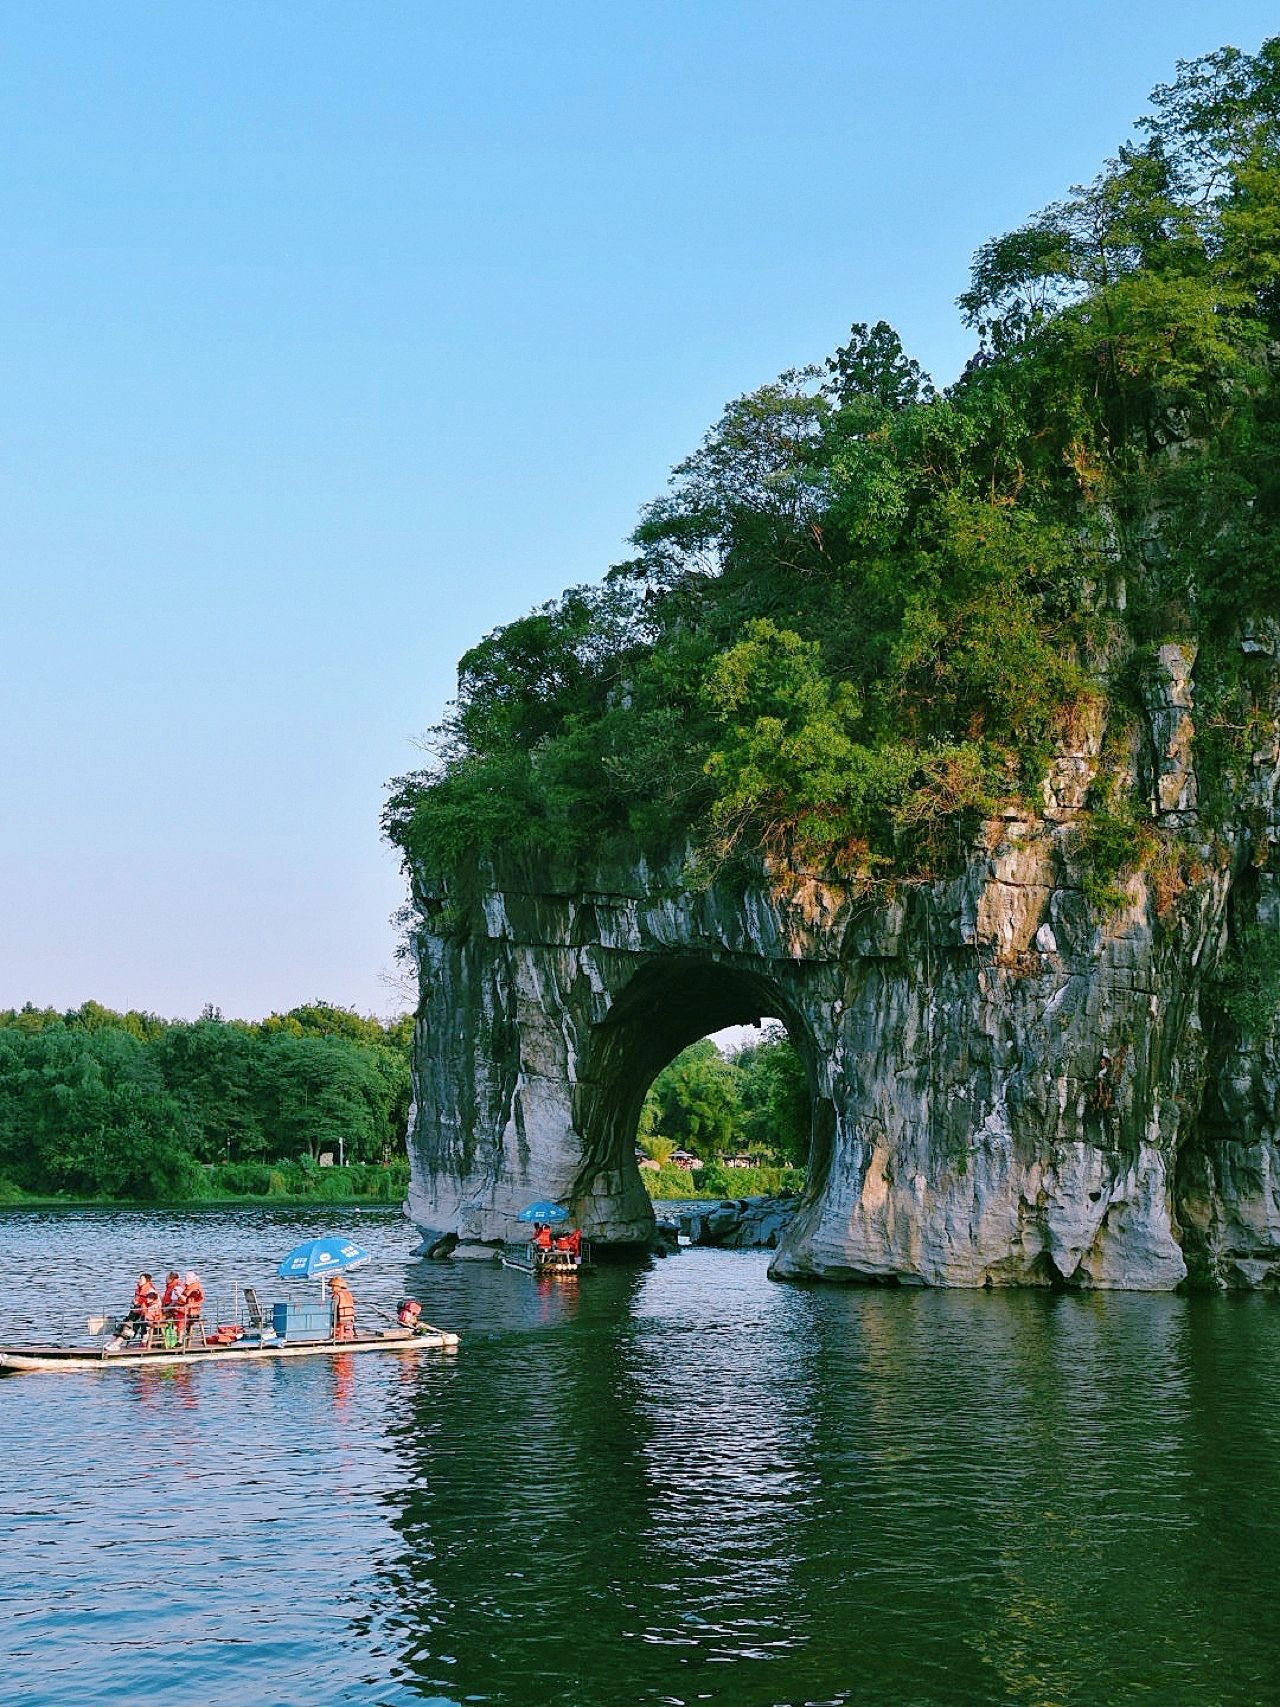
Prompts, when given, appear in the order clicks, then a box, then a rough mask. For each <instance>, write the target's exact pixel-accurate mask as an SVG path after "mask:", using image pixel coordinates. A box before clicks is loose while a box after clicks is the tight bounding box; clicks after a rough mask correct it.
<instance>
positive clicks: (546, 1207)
mask: <svg viewBox="0 0 1280 1707" xmlns="http://www.w3.org/2000/svg"><path fill="white" fill-rule="evenodd" d="M568 1219H569V1211H568V1210H567V1209H566V1208H565V1207H564V1205H563V1204H562V1203H547V1202H545V1201H544V1202H541V1203H531V1204H530V1205H529V1207H528V1208H527V1209H522V1210H521V1211H520V1213H519V1214H518V1215H517V1216H516V1220H517V1221H567V1220H568Z"/></svg>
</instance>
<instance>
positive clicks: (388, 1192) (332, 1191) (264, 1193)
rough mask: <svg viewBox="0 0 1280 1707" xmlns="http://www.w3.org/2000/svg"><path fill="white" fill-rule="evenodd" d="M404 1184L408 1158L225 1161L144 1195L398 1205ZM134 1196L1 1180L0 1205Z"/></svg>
mask: <svg viewBox="0 0 1280 1707" xmlns="http://www.w3.org/2000/svg"><path fill="white" fill-rule="evenodd" d="M408 1185H409V1164H408V1162H390V1163H387V1164H386V1165H382V1164H380V1163H375V1162H353V1163H351V1164H349V1165H348V1166H346V1167H333V1168H322V1167H319V1166H317V1164H316V1163H314V1162H312V1161H310V1160H309V1159H304V1160H303V1161H300V1162H229V1163H220V1164H215V1165H213V1166H211V1167H204V1168H200V1169H199V1170H198V1175H197V1178H196V1186H197V1189H196V1190H195V1191H193V1192H189V1193H186V1194H184V1195H183V1196H181V1197H167V1198H149V1199H147V1201H146V1204H145V1207H147V1208H156V1207H160V1206H164V1207H167V1208H173V1207H182V1208H190V1209H201V1208H208V1209H217V1208H228V1207H234V1206H235V1205H237V1204H245V1205H248V1204H254V1203H265V1204H271V1205H273V1206H274V1207H277V1208H281V1209H287V1208H290V1207H305V1206H306V1205H308V1204H316V1203H331V1204H360V1203H399V1202H400V1200H401V1199H402V1198H403V1197H404V1194H405V1192H406V1190H407V1189H408ZM138 1205H139V1200H138V1199H133V1198H113V1197H77V1196H74V1195H73V1194H71V1193H56V1194H53V1195H50V1194H47V1193H36V1192H26V1191H23V1190H21V1188H20V1187H18V1186H16V1185H13V1184H12V1183H11V1182H10V1181H8V1180H5V1179H0V1206H2V1207H4V1208H14V1209H21V1208H30V1209H57V1208H61V1209H72V1208H111V1207H121V1208H125V1207H138Z"/></svg>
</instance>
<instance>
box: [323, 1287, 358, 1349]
mask: <svg viewBox="0 0 1280 1707" xmlns="http://www.w3.org/2000/svg"><path fill="white" fill-rule="evenodd" d="M329 1302H330V1304H331V1305H332V1307H333V1337H334V1339H336V1340H353V1339H354V1338H355V1337H356V1301H355V1299H354V1297H352V1294H351V1288H350V1287H349V1286H348V1285H347V1283H346V1281H345V1280H344V1279H343V1278H342V1276H341V1275H340V1274H334V1275H331V1276H330V1277H329Z"/></svg>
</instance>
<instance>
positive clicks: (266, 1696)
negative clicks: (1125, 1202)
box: [0, 1216, 1280, 1707]
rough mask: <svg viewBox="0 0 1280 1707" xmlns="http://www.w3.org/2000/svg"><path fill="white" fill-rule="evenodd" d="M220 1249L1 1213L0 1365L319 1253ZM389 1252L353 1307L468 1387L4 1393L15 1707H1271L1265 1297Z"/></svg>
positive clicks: (251, 1379)
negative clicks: (404, 1301)
mask: <svg viewBox="0 0 1280 1707" xmlns="http://www.w3.org/2000/svg"><path fill="white" fill-rule="evenodd" d="M188 1219H189V1218H174V1220H173V1221H172V1222H166V1221H164V1220H163V1218H158V1219H157V1222H156V1223H153V1222H151V1221H149V1220H147V1218H139V1217H134V1218H124V1220H125V1225H123V1226H122V1227H121V1228H119V1229H116V1230H115V1231H114V1232H113V1230H112V1228H111V1226H110V1224H109V1223H106V1222H104V1221H102V1220H101V1219H99V1220H97V1221H95V1222H94V1223H93V1224H92V1227H91V1231H92V1235H93V1237H92V1241H90V1240H88V1239H86V1237H85V1231H86V1228H85V1225H84V1223H83V1222H76V1221H74V1220H73V1219H70V1218H67V1219H63V1220H61V1221H60V1220H59V1219H58V1218H56V1217H50V1218H46V1220H45V1222H44V1224H43V1225H42V1226H41V1225H38V1224H37V1223H36V1222H35V1221H34V1220H32V1219H25V1220H24V1219H22V1218H17V1217H14V1218H9V1219H7V1220H6V1219H3V1218H0V1249H4V1250H6V1251H7V1253H8V1257H9V1262H10V1274H11V1275H12V1276H13V1277H14V1278H15V1281H16V1286H15V1289H14V1291H13V1293H12V1295H11V1296H10V1297H8V1298H4V1297H0V1318H3V1316H4V1313H5V1312H6V1311H7V1312H8V1319H7V1320H4V1319H0V1337H5V1338H10V1337H19V1334H20V1331H21V1323H20V1321H18V1320H16V1318H18V1317H19V1316H20V1315H21V1313H22V1312H23V1311H26V1310H29V1309H30V1300H31V1298H32V1297H33V1296H36V1293H34V1292H33V1291H32V1283H30V1282H29V1281H28V1278H27V1277H29V1276H32V1275H35V1276H39V1275H41V1274H44V1275H47V1276H48V1277H49V1278H48V1284H49V1287H50V1289H51V1291H50V1296H51V1300H52V1308H53V1309H54V1311H55V1312H57V1311H59V1310H62V1311H64V1312H65V1313H66V1314H68V1315H69V1316H70V1315H73V1314H74V1315H78V1314H79V1312H80V1310H81V1308H82V1307H83V1304H82V1294H83V1290H84V1288H85V1286H86V1285H91V1284H96V1283H97V1281H98V1280H102V1281H103V1282H106V1281H110V1280H111V1279H112V1277H114V1276H116V1275H117V1274H119V1273H123V1274H124V1275H125V1276H126V1278H129V1276H130V1271H131V1270H132V1269H133V1268H134V1266H135V1265H136V1261H137V1259H138V1255H139V1253H140V1252H141V1253H143V1254H144V1255H146V1254H151V1253H153V1252H156V1251H159V1252H161V1253H168V1252H171V1251H186V1250H192V1251H196V1252H199V1251H202V1250H206V1249H208V1248H209V1244H210V1243H212V1242H213V1240H214V1238H215V1237H216V1241H217V1246H218V1249H219V1250H220V1251H221V1252H222V1258H221V1259H220V1260H221V1261H222V1263H223V1268H224V1274H225V1276H226V1278H227V1279H228V1280H229V1279H230V1278H231V1277H232V1276H233V1275H234V1274H235V1273H236V1272H237V1271H239V1272H240V1273H241V1275H242V1276H243V1275H244V1274H245V1272H246V1271H248V1274H249V1278H252V1265H253V1264H254V1263H255V1262H256V1263H259V1264H261V1263H262V1256H263V1252H264V1250H265V1251H270V1252H276V1251H277V1250H281V1249H284V1248H287V1247H288V1245H290V1244H292V1243H296V1242H297V1241H298V1238H300V1237H302V1236H306V1235H305V1232H301V1231H299V1228H298V1219H299V1218H297V1217H296V1216H295V1217H293V1218H291V1219H289V1220H277V1219H275V1218H271V1219H270V1220H264V1223H263V1224H258V1225H255V1224H253V1223H252V1222H251V1221H247V1220H243V1219H237V1220H235V1221H231V1220H230V1218H228V1219H227V1220H225V1221H224V1222H222V1223H220V1224H219V1225H217V1226H216V1227H211V1226H210V1225H209V1224H208V1222H206V1223H205V1224H204V1225H203V1226H202V1227H201V1226H195V1227H193V1226H191V1225H188V1224H187V1221H188ZM365 1233H366V1239H365V1242H366V1243H369V1244H371V1245H376V1246H377V1247H378V1248H379V1249H380V1250H382V1251H385V1252H386V1253H387V1256H386V1260H385V1261H384V1263H383V1264H382V1266H381V1267H379V1268H378V1269H376V1270H369V1271H362V1276H361V1283H360V1287H359V1294H360V1297H361V1302H362V1306H363V1304H364V1303H365V1302H366V1301H367V1302H368V1303H369V1304H370V1305H371V1306H372V1305H375V1304H385V1305H386V1306H388V1307H390V1306H392V1305H393V1304H394V1301H395V1299H396V1298H397V1297H398V1296H401V1295H403V1294H406V1293H407V1294H410V1295H413V1296H416V1297H418V1298H420V1299H421V1300H422V1301H423V1304H424V1307H425V1314H426V1315H427V1316H429V1317H430V1318H431V1319H433V1320H436V1321H441V1322H444V1323H446V1324H447V1325H449V1326H451V1327H455V1328H457V1329H458V1330H459V1331H460V1332H461V1333H462V1334H463V1346H462V1350H461V1351H460V1353H459V1354H458V1356H457V1357H456V1358H440V1357H434V1356H425V1357H421V1358H409V1357H399V1356H386V1357H367V1356H359V1357H354V1356H351V1355H350V1354H344V1355H341V1356H339V1357H336V1358H334V1359H332V1360H329V1359H321V1360H302V1361H299V1362H294V1363H287V1362H279V1363H273V1364H270V1365H249V1366H245V1365H236V1364H231V1365H227V1364H220V1365H212V1366H209V1367H207V1368H202V1369H197V1370H192V1369H179V1370H159V1369H142V1370H130V1371H127V1372H120V1371H116V1372H95V1373H94V1374H91V1375H86V1376H72V1377H65V1376H63V1377H49V1378H48V1379H47V1380H46V1379H44V1378H40V1377H32V1378H26V1379H20V1380H15V1381H6V1382H0V1417H3V1419H4V1423H5V1426H6V1438H7V1439H8V1440H9V1441H10V1442H14V1443H19V1445H18V1451H19V1453H20V1457H19V1458H18V1459H15V1460H11V1463H10V1475H9V1476H8V1478H7V1480H5V1481H3V1482H0V1522H3V1523H4V1526H5V1533H6V1537H7V1539H8V1546H7V1547H6V1548H5V1549H4V1551H3V1553H2V1554H0V1597H3V1600H4V1603H5V1606H6V1610H7V1612H8V1613H9V1614H10V1620H9V1624H8V1630H9V1634H10V1649H11V1658H10V1661H9V1665H8V1668H7V1671H6V1693H7V1695H8V1696H9V1698H12V1699H29V1700H33V1701H39V1700H42V1699H47V1700H51V1701H52V1700H61V1699H81V1698H85V1699H87V1698H93V1699H98V1700H103V1701H122V1702H123V1701H129V1702H132V1701H135V1700H138V1699H146V1698H152V1697H153V1698H156V1699H163V1700H165V1701H166V1702H183V1701H187V1700H190V1701H193V1702H194V1701H200V1702H204V1701H207V1699H208V1697H209V1692H210V1686H209V1679H210V1678H216V1679H217V1680H218V1683H217V1694H218V1696H219V1698H221V1697H223V1696H227V1695H235V1694H237V1693H238V1694H241V1695H243V1696H244V1698H245V1699H247V1700H280V1701H285V1700H293V1699H301V1698H305V1699H307V1700H310V1701H318V1702H346V1701H349V1702H360V1703H367V1702H378V1703H388V1704H395V1707H400V1704H405V1703H410V1702H418V1703H420V1702H422V1701H424V1700H426V1701H431V1700H437V1701H450V1702H461V1701H463V1700H466V1699H483V1700H486V1701H489V1702H493V1703H508V1702H520V1703H521V1704H522V1707H527V1703H528V1701H529V1700H530V1699H531V1698H534V1699H537V1700H538V1702H539V1703H540V1704H542V1703H547V1704H551V1707H554V1704H557V1703H566V1704H567V1703H570V1702H574V1703H584V1702H593V1703H594V1702H597V1701H599V1702H606V1703H609V1704H610V1707H614V1704H616V1707H627V1704H629V1703H637V1704H638V1703H646V1704H648V1703H657V1702H668V1703H683V1702H693V1701H700V1702H713V1703H724V1704H730V1703H731V1704H733V1707H777V1704H778V1703H800V1702H837V1701H848V1702H859V1703H862V1702H894V1703H897V1702H901V1701H913V1702H948V1703H950V1702H970V1701H972V1702H1018V1703H1026V1704H1027V1707H1031V1704H1033V1703H1034V1704H1039V1703H1049V1702H1063V1703H1067V1702H1081V1703H1084V1702H1090V1703H1092V1702H1094V1701H1097V1700H1100V1699H1108V1700H1110V1699H1120V1700H1123V1699H1128V1698H1131V1697H1135V1696H1138V1695H1143V1696H1145V1697H1146V1698H1149V1699H1157V1700H1159V1701H1160V1702H1161V1703H1183V1702H1185V1703H1205V1704H1207V1703H1210V1702H1241V1703H1243V1702H1256V1701H1264V1700H1273V1699H1280V1675H1278V1673H1277V1657H1276V1653H1275V1644H1274V1643H1273V1640H1272V1635H1271V1628H1272V1620H1271V1614H1270V1580H1271V1576H1272V1574H1273V1572H1274V1570H1275V1566H1276V1562H1277V1556H1278V1554H1280V1546H1278V1545H1277V1543H1278V1541H1280V1516H1278V1514H1280V1451H1278V1450H1277V1449H1278V1448H1280V1312H1277V1310H1276V1308H1275V1306H1274V1304H1273V1303H1272V1302H1271V1301H1268V1300H1263V1299H1248V1300H1243V1301H1228V1300H1212V1299H1210V1300H1200V1301H1197V1300H1191V1301H1188V1300H1183V1299H1177V1298H1154V1299H1153V1298H1123V1297H1110V1298H1109V1297H1094V1298H1090V1297H1079V1296H1050V1295H1038V1294H1017V1295H1000V1294H997V1295H982V1294H939V1293H924V1292H912V1291H896V1292H895V1291H875V1292H865V1291H862V1292H856V1291H855V1292H841V1291H834V1290H821V1289H814V1290H798V1289H794V1288H782V1287H777V1286H773V1285H770V1284H769V1283H768V1282H767V1281H766V1280H765V1278H764V1273H763V1262H762V1261H761V1260H760V1259H759V1258H757V1257H754V1256H751V1255H741V1256H739V1255H734V1254H730V1253H716V1252H695V1253H686V1254H685V1255H683V1256H681V1257H680V1258H678V1259H673V1260H672V1261H670V1262H667V1263H663V1264H659V1265H656V1266H655V1267H654V1268H653V1269H651V1270H648V1271H625V1270H604V1271H602V1272H601V1273H599V1274H597V1275H595V1276H593V1277H591V1278H589V1279H584V1280H583V1281H582V1282H581V1284H580V1285H579V1286H578V1287H576V1288H575V1287H569V1286H553V1285H539V1284H538V1283H536V1282H534V1281H532V1280H531V1279H530V1278H529V1277H527V1276H524V1275H521V1274H515V1273H512V1272H510V1271H506V1270H499V1269H492V1270H490V1269H486V1268H480V1267H472V1266H466V1267H464V1266H463V1265H458V1266H457V1267H456V1268H450V1267H438V1266H436V1265H428V1264H420V1263H416V1262H414V1261H413V1259H412V1258H411V1256H410V1254H409V1253H410V1249H411V1245H412V1233H411V1230H410V1229H408V1228H406V1227H404V1226H403V1224H402V1223H399V1222H398V1221H397V1220H396V1219H395V1218H394V1217H393V1216H389V1217H387V1218H386V1219H385V1220H383V1221H381V1222H380V1223H379V1224H378V1225H377V1226H376V1227H366V1228H365ZM112 1239H114V1240H115V1244H114V1246H112V1243H111V1241H112ZM59 1240H61V1244H60V1245H59V1243H58V1241H59ZM78 1264H83V1269H84V1272H83V1273H79V1274H78V1273H77V1265H78ZM86 1274H87V1276H88V1279H87V1280H86V1279H85V1275H86ZM68 1277H72V1279H71V1281H70V1282H69V1281H68ZM23 1443H38V1448H37V1447H35V1446H28V1447H24V1446H23ZM68 1465H74V1466H75V1474H68V1473H67V1472H66V1467H67V1466H68ZM140 1588H141V1592H140Z"/></svg>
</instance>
